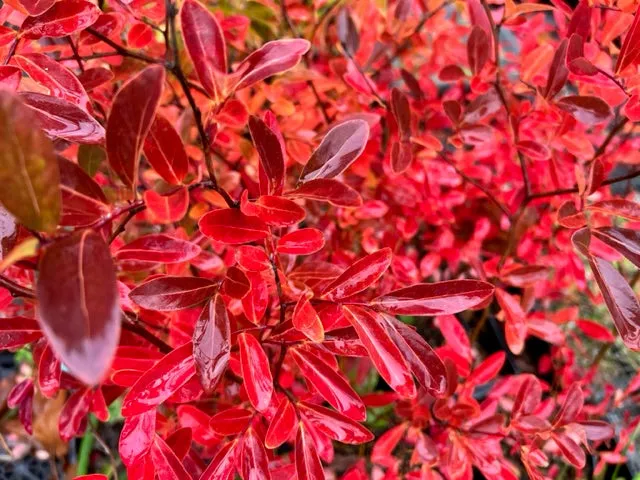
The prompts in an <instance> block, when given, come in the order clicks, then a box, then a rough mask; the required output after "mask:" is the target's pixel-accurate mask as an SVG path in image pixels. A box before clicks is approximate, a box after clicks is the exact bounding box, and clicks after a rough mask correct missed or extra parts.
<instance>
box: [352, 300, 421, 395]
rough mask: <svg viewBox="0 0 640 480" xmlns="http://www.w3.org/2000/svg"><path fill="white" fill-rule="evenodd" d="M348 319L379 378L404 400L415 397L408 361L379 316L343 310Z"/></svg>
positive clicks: (362, 310) (356, 309)
mask: <svg viewBox="0 0 640 480" xmlns="http://www.w3.org/2000/svg"><path fill="white" fill-rule="evenodd" d="M342 309H343V312H344V313H345V316H346V317H347V319H348V320H349V322H350V323H351V325H353V327H354V328H355V330H356V332H357V333H358V337H359V338H360V340H361V341H362V343H363V345H364V347H365V348H366V349H367V352H369V356H370V357H371V361H372V362H373V364H374V365H375V367H376V369H377V370H378V372H379V373H380V376H382V378H384V380H385V381H386V382H387V383H388V384H389V386H390V387H391V388H393V389H394V390H395V391H396V392H398V393H399V394H400V395H402V396H404V397H410V398H412V397H415V395H416V387H415V384H414V383H413V378H412V377H411V372H410V370H409V366H408V365H407V361H406V359H405V357H404V356H403V355H402V353H401V352H400V350H399V349H398V347H397V345H396V344H395V342H394V341H393V340H392V338H391V337H390V336H389V333H388V332H387V330H386V329H385V326H384V325H385V323H386V322H385V320H384V319H383V318H382V317H381V316H380V314H379V313H377V312H375V311H373V310H370V309H367V308H363V307H358V306H355V305H354V306H348V307H346V306H345V307H343V308H342Z"/></svg>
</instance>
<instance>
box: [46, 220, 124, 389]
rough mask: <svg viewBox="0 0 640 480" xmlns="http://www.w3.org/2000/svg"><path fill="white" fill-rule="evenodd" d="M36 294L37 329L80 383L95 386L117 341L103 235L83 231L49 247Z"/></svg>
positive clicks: (115, 300)
mask: <svg viewBox="0 0 640 480" xmlns="http://www.w3.org/2000/svg"><path fill="white" fill-rule="evenodd" d="M36 293H37V297H38V302H39V310H38V317H39V320H40V324H41V326H42V330H43V331H44V333H45V335H46V336H47V339H48V340H49V342H50V344H51V346H52V347H53V349H54V351H55V352H56V354H57V355H58V357H60V359H61V360H62V361H63V362H64V363H65V365H66V366H67V367H68V368H69V370H70V371H71V372H72V373H73V374H74V375H75V376H76V377H78V378H79V379H80V380H82V381H83V382H85V383H87V384H89V385H93V384H96V383H98V382H99V381H100V380H102V378H103V377H104V375H105V373H106V371H107V369H108V368H109V365H110V364H111V360H112V358H113V356H114V354H115V349H116V346H117V344H118V340H119V337H120V305H119V303H120V302H119V295H118V289H117V285H116V272H115V267H114V265H113V262H112V260H111V253H110V252H109V247H108V246H107V245H106V243H105V242H104V240H103V239H102V237H101V236H100V235H99V234H98V233H95V232H93V231H92V230H84V231H82V232H78V233H76V234H74V235H71V236H69V237H67V238H66V239H63V240H59V241H56V242H55V243H53V244H51V245H50V246H49V247H48V248H47V249H46V250H45V252H44V255H43V256H42V258H41V260H40V275H39V279H38V284H37V289H36Z"/></svg>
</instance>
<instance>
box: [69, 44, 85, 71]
mask: <svg viewBox="0 0 640 480" xmlns="http://www.w3.org/2000/svg"><path fill="white" fill-rule="evenodd" d="M66 38H67V43H68V44H69V46H70V47H71V51H72V52H73V59H74V60H75V61H76V63H77V64H78V68H80V71H81V72H83V73H84V64H83V63H82V59H81V58H80V55H79V54H78V48H77V47H76V44H75V43H73V40H72V39H71V37H69V36H67V37H66Z"/></svg>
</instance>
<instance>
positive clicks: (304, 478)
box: [295, 423, 326, 480]
mask: <svg viewBox="0 0 640 480" xmlns="http://www.w3.org/2000/svg"><path fill="white" fill-rule="evenodd" d="M306 428H307V427H305V426H304V424H303V423H301V424H300V428H299V429H298V435H297V437H296V448H295V464H296V476H297V478H298V479H299V480H322V479H324V478H326V477H325V474H324V470H323V469H322V463H321V462H320V457H319V456H318V451H317V450H316V446H315V445H314V442H313V439H312V438H311V436H310V435H309V433H307V430H306Z"/></svg>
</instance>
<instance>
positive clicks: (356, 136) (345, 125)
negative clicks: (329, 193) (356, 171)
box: [300, 120, 369, 182]
mask: <svg viewBox="0 0 640 480" xmlns="http://www.w3.org/2000/svg"><path fill="white" fill-rule="evenodd" d="M368 139H369V125H368V124H367V122H365V121H364V120H347V121H345V122H342V123H340V124H338V125H336V126H335V127H333V128H332V129H331V130H329V131H328V132H327V134H326V135H325V137H324V138H323V139H322V142H320V145H318V148H316V149H315V151H314V152H313V153H312V154H311V158H309V161H308V162H307V164H306V165H305V166H304V169H303V171H302V174H301V176H300V177H301V179H302V181H303V182H308V181H309V180H314V179H320V178H325V179H326V178H334V177H337V176H338V175H340V174H341V173H342V172H344V171H345V170H346V169H347V168H348V167H349V165H351V164H352V163H353V162H355V161H356V159H357V158H358V157H359V156H360V154H362V152H363V151H364V147H365V146H366V144H367V140H368Z"/></svg>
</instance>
